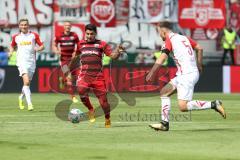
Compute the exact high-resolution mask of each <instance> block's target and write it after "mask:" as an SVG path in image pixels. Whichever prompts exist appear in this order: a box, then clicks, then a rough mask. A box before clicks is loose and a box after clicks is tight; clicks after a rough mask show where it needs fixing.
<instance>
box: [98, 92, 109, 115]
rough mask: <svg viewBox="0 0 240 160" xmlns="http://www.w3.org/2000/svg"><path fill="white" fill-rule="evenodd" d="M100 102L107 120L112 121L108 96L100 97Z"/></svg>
mask: <svg viewBox="0 0 240 160" xmlns="http://www.w3.org/2000/svg"><path fill="white" fill-rule="evenodd" d="M98 100H99V103H100V105H101V107H102V109H103V111H104V114H105V119H110V104H109V103H108V100H107V95H102V96H99V97H98Z"/></svg>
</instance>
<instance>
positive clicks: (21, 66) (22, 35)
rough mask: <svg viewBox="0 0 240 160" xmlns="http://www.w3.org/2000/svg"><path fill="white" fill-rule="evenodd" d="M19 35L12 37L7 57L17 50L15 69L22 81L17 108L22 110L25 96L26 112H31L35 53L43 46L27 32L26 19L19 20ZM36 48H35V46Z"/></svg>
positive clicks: (38, 39) (31, 33) (27, 23)
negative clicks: (31, 85) (16, 68)
mask: <svg viewBox="0 0 240 160" xmlns="http://www.w3.org/2000/svg"><path fill="white" fill-rule="evenodd" d="M18 24H19V31H20V32H19V33H17V34H15V35H13V37H12V41H11V45H10V47H9V57H10V56H11V55H12V53H13V51H14V50H15V49H16V50H17V67H18V70H19V76H21V77H22V79H23V87H22V93H21V95H20V96H19V99H18V100H19V108H20V109H24V105H23V99H24V96H26V101H27V104H28V110H29V111H32V110H33V105H32V101H31V91H30V82H31V80H32V77H33V74H34V72H35V68H36V52H38V51H42V50H43V49H44V45H43V43H42V41H41V40H40V38H39V35H38V34H37V33H34V32H31V31H29V22H28V19H20V20H19V23H18ZM36 44H37V45H38V46H37V45H36Z"/></svg>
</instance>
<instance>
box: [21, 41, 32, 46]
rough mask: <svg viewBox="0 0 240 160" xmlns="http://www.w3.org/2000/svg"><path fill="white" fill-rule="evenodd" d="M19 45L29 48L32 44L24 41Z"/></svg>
mask: <svg viewBox="0 0 240 160" xmlns="http://www.w3.org/2000/svg"><path fill="white" fill-rule="evenodd" d="M19 44H20V46H27V45H31V44H32V42H31V41H22V42H20V43H19Z"/></svg>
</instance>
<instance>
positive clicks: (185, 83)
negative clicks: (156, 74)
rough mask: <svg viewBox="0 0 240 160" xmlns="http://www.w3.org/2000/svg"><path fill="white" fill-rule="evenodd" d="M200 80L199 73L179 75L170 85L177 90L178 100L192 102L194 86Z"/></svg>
mask: <svg viewBox="0 0 240 160" xmlns="http://www.w3.org/2000/svg"><path fill="white" fill-rule="evenodd" d="M198 79H199V72H193V73H189V74H184V75H178V76H176V77H174V78H173V79H171V81H170V83H171V84H172V85H173V86H174V87H176V88H177V96H178V99H181V100H187V101H190V100H192V97H193V91H194V86H195V84H196V83H197V81H198Z"/></svg>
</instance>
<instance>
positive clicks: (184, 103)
mask: <svg viewBox="0 0 240 160" xmlns="http://www.w3.org/2000/svg"><path fill="white" fill-rule="evenodd" d="M157 30H158V33H159V34H160V36H161V38H162V39H163V41H164V42H165V44H164V47H163V48H162V52H163V54H161V56H160V57H159V58H158V59H157V60H156V62H155V64H154V66H153V67H152V69H151V71H150V72H149V73H148V75H147V77H146V81H152V80H153V78H154V75H155V73H157V71H158V69H159V68H160V66H161V65H162V64H163V63H164V61H165V59H167V58H168V56H169V54H170V53H172V56H173V59H174V61H175V63H176V66H177V68H178V71H177V73H176V77H174V78H173V79H171V81H170V82H169V83H168V84H167V85H166V86H164V87H163V88H162V89H161V91H160V97H161V105H162V108H161V109H162V110H161V118H162V121H161V122H160V123H157V124H150V125H149V127H151V128H153V129H155V130H162V131H168V130H169V113H170V109H171V100H170V96H171V95H172V94H174V93H175V92H176V91H177V98H178V106H179V109H180V110H181V111H182V112H186V111H191V110H205V109H214V110H215V111H217V112H218V113H220V114H221V116H222V117H223V118H226V113H225V111H224V108H223V106H222V102H221V101H219V100H215V101H212V102H211V101H201V100H192V96H193V91H194V86H195V84H196V83H197V81H198V79H199V72H202V70H203V68H202V48H201V46H200V45H199V44H197V43H196V42H195V41H193V40H192V39H191V38H188V37H186V36H183V35H179V34H177V33H173V32H172V31H171V23H169V22H162V23H160V24H159V25H158V27H157ZM193 49H194V50H195V51H196V55H195V53H194V51H193Z"/></svg>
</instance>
